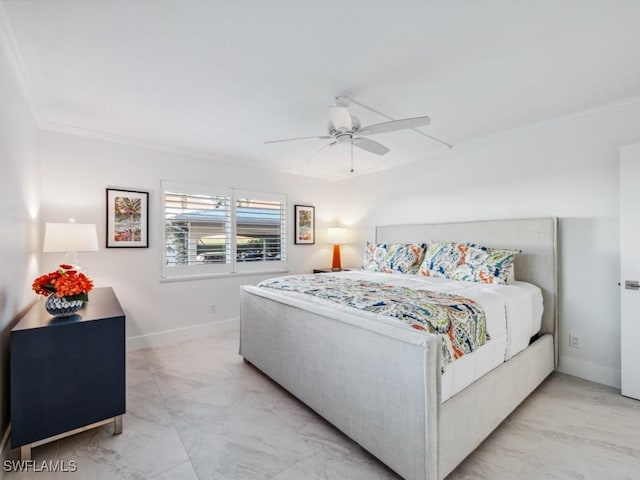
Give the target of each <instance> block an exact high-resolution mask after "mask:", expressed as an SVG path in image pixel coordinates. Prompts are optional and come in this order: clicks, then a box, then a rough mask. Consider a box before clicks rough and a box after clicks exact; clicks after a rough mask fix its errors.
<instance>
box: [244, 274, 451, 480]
mask: <svg viewBox="0 0 640 480" xmlns="http://www.w3.org/2000/svg"><path fill="white" fill-rule="evenodd" d="M241 300H242V312H241V323H240V354H241V355H242V356H243V357H244V358H245V359H246V360H248V361H249V362H251V363H252V364H253V365H255V366H256V367H257V368H259V369H260V370H262V371H263V372H264V373H266V374H267V375H268V376H269V377H271V378H272V379H274V380H275V381H276V382H278V383H279V384H280V385H282V386H283V387H284V388H286V389H287V390H288V391H290V392H291V393H293V394H294V395H295V396H296V397H298V398H299V399H300V400H302V401H303V402H304V403H305V404H307V405H309V406H310V407H311V408H312V409H313V410H315V411H316V412H317V413H318V414H320V415H321V416H323V417H324V418H326V419H327V420H328V421H329V422H331V423H332V424H333V425H335V426H336V427H337V428H339V429H340V430H341V431H343V432H344V433H345V434H346V435H347V436H349V437H350V438H352V439H353V440H355V441H356V442H358V443H359V444H360V445H361V446H362V447H363V448H365V449H366V450H368V451H369V452H371V453H372V454H373V455H374V456H376V457H377V458H379V459H380V460H381V461H382V462H384V463H385V464H386V465H388V466H389V467H390V468H391V469H393V470H394V471H396V472H397V473H398V474H399V475H401V476H402V477H403V478H405V479H407V480H436V479H437V478H438V472H437V468H438V461H437V445H438V441H437V436H438V415H439V407H440V402H439V387H440V385H439V381H440V365H439V363H440V355H439V346H440V341H439V340H437V339H435V338H433V337H427V336H424V335H421V334H418V333H416V332H412V331H409V330H408V329H405V328H398V327H395V326H390V325H388V324H385V323H382V322H375V321H373V322H372V321H370V320H369V321H366V322H364V321H363V320H362V319H361V318H359V317H357V316H355V315H351V314H345V313H344V312H341V313H340V319H338V318H337V316H336V312H335V310H332V309H330V308H326V309H324V311H322V312H321V314H319V313H313V312H311V311H309V310H306V309H305V308H304V304H303V303H301V302H300V303H298V302H296V301H295V300H287V302H288V303H281V302H280V301H275V300H273V299H270V298H266V297H265V296H263V295H261V294H260V291H259V289H257V288H256V287H250V286H247V287H243V290H242V292H241ZM336 339H339V341H336Z"/></svg>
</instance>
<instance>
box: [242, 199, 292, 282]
mask: <svg viewBox="0 0 640 480" xmlns="http://www.w3.org/2000/svg"><path fill="white" fill-rule="evenodd" d="M233 193H234V200H235V207H236V209H235V226H236V229H235V243H236V263H237V264H236V271H238V272H244V271H260V270H270V269H273V268H274V267H276V266H277V268H283V267H285V266H286V264H287V252H286V244H287V242H286V238H287V232H286V205H287V197H286V196H285V195H279V194H273V193H260V192H250V191H246V190H234V192H233Z"/></svg>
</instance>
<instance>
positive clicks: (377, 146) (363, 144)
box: [353, 137, 389, 155]
mask: <svg viewBox="0 0 640 480" xmlns="http://www.w3.org/2000/svg"><path fill="white" fill-rule="evenodd" d="M353 144H354V145H355V146H356V147H358V148H361V149H363V150H366V151H367V152H371V153H375V154H376V155H384V154H385V153H388V152H389V149H388V148H387V147H385V146H384V145H382V144H381V143H378V142H374V141H373V140H371V139H370V138H364V137H357V138H354V139H353Z"/></svg>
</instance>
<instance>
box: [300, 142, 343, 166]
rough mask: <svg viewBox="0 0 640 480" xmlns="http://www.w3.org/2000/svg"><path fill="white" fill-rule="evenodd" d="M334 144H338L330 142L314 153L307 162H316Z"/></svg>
mask: <svg viewBox="0 0 640 480" xmlns="http://www.w3.org/2000/svg"><path fill="white" fill-rule="evenodd" d="M336 143H338V142H331V143H329V144H327V145H325V146H324V147H322V148H321V149H320V150H318V151H317V152H316V153H314V154H313V155H312V156H311V158H309V160H307V161H308V162H312V161H314V160H316V159H317V158H318V157H319V156H320V155H322V154H323V153H324V152H326V151H327V150H329V149H330V148H331V147H333V146H334V145H335V144H336Z"/></svg>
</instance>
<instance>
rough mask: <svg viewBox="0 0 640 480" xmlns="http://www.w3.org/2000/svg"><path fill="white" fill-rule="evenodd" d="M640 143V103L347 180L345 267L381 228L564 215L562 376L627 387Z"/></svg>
mask: <svg viewBox="0 0 640 480" xmlns="http://www.w3.org/2000/svg"><path fill="white" fill-rule="evenodd" d="M639 139H640V101H639V100H635V101H633V102H628V103H627V104H624V105H618V106H611V107H610V108H603V109H599V110H594V111H591V112H585V113H583V114H576V115H573V116H569V117H564V118H560V119H555V120H552V121H547V122H544V123H541V124H538V125H534V126H531V127H528V128H526V129H520V130H514V131H510V132H506V133H503V134H501V135H498V136H494V137H491V138H486V139H483V140H482V141H475V142H470V143H468V144H466V145H460V146H458V147H455V148H454V149H452V150H450V151H448V152H447V153H444V154H442V155H440V156H439V157H437V158H433V159H429V160H427V159H425V160H424V162H422V163H415V164H411V165H408V166H404V167H400V168H397V169H394V170H391V171H387V172H383V173H378V174H375V175H369V176H363V177H356V178H354V179H349V180H347V181H344V182H342V183H341V185H340V198H341V201H340V205H339V211H340V221H341V222H342V223H343V224H345V225H350V224H353V225H355V237H356V238H355V242H354V244H353V245H351V246H349V247H348V248H346V249H345V252H344V253H343V255H344V256H345V257H346V260H345V263H347V264H351V265H357V264H358V263H359V262H360V252H361V249H362V246H363V243H364V241H365V240H371V241H372V240H373V239H374V233H375V232H374V226H375V225H385V224H387V225H390V224H401V223H420V222H446V221H458V220H479V219H492V218H516V217H543V216H557V217H559V218H560V227H559V242H560V252H559V257H560V258H559V291H560V304H559V321H560V370H561V371H563V372H566V373H570V374H573V375H576V376H580V377H583V378H587V379H590V380H593V381H596V382H600V383H605V384H608V385H613V386H619V385H620V307H619V287H618V281H619V265H618V259H619V241H618V239H619V233H618V227H619V225H618V224H619V222H618V208H619V207H618V162H619V147H620V146H621V145H625V144H629V143H635V142H637V141H638V140H639ZM353 199H357V201H355V202H354V201H353ZM425 240H428V239H425ZM569 333H572V334H573V335H577V336H578V337H579V339H580V342H581V346H580V348H579V349H576V348H569V347H568V339H569Z"/></svg>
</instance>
